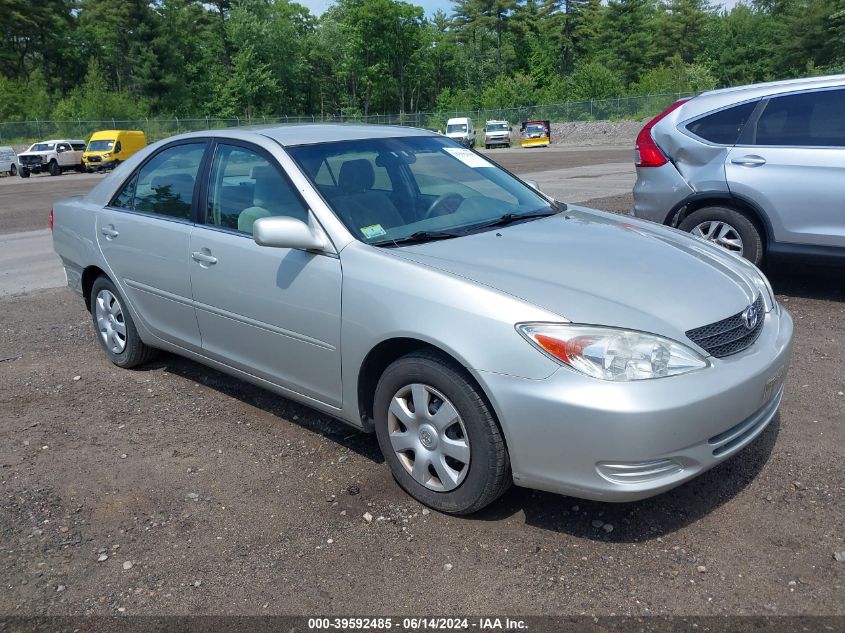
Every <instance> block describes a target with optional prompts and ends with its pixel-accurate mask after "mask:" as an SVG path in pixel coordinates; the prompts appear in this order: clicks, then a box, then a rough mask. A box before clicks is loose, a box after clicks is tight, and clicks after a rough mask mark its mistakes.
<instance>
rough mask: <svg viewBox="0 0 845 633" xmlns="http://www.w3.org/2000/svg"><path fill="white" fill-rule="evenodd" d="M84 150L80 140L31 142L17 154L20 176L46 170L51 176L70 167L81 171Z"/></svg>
mask: <svg viewBox="0 0 845 633" xmlns="http://www.w3.org/2000/svg"><path fill="white" fill-rule="evenodd" d="M84 151H85V141H81V140H69V141H68V140H52V141H41V142H39V143H33V144H32V146H31V147H30V148H29V149H28V150H26V151H25V152H23V153H22V154H18V162H19V163H20V170H19V171H18V173H19V174H20V176H21V178H29V175H30V174H38V173H41V172H44V171H46V172H47V173H49V174H50V175H51V176H58V175H59V174H61V173H62V172H63V171H69V170H71V169H73V170H75V171H82V153H83V152H84Z"/></svg>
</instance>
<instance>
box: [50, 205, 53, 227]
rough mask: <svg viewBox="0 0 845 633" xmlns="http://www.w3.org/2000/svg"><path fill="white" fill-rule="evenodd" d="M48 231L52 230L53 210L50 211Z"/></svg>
mask: <svg viewBox="0 0 845 633" xmlns="http://www.w3.org/2000/svg"><path fill="white" fill-rule="evenodd" d="M50 230H51V231H52V230H53V209H52V208H51V209H50Z"/></svg>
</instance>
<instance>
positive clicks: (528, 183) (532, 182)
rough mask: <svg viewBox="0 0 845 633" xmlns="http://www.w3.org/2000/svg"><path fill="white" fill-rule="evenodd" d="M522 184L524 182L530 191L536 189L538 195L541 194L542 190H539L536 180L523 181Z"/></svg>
mask: <svg viewBox="0 0 845 633" xmlns="http://www.w3.org/2000/svg"><path fill="white" fill-rule="evenodd" d="M523 182H525V184H526V185H528V186H529V187H531V188H532V189H536V190H537V191H539V192H540V193H542V192H543V190H542V189H540V183H538V182H537V181H536V180H525V181H523Z"/></svg>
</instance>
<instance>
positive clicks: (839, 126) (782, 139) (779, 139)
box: [754, 89, 845, 147]
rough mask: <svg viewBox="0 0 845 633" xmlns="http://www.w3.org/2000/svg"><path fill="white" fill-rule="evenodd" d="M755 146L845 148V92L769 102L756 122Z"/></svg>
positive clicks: (812, 93)
mask: <svg viewBox="0 0 845 633" xmlns="http://www.w3.org/2000/svg"><path fill="white" fill-rule="evenodd" d="M754 144H755V145H776V146H786V147H845V90H843V89H839V90H823V91H817V92H806V93H802V94H795V95H786V96H783V97H774V98H772V99H770V100H769V102H768V103H767V104H766V108H765V109H764V110H763V113H762V114H761V115H760V118H759V119H758V120H757V129H756V134H755V139H754Z"/></svg>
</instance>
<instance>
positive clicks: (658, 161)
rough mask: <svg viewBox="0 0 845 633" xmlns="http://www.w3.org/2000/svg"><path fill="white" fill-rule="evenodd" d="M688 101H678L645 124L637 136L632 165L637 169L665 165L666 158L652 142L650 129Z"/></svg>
mask: <svg viewBox="0 0 845 633" xmlns="http://www.w3.org/2000/svg"><path fill="white" fill-rule="evenodd" d="M687 101H689V98H687V99H679V100H678V101H676V102H675V103H673V104H672V105H670V106H669V107H668V108H666V109H665V110H664V111H663V112H661V113H660V114H658V115H657V116H656V117H654V118H653V119H652V120H651V121H649V122H648V123H646V124H645V127H644V128H643V129H642V130H640V133H639V134H638V135H637V144H636V146H635V147H636V157H635V159H634V165H635V166H637V167H660V166H661V165H665V164H666V162H667V161H666V156H664V155H663V152H661V151H660V148H659V147H658V146H657V143H655V142H654V139H653V138H652V136H651V128H653V127H654V126H655V125H657V122H658V121H660V120H661V119H662V118H664V117H665V116H666V115H668V114H669V113H670V112H672V110H675V109H676V108H679V107H681V106H682V105H683V104H685V103H686V102H687Z"/></svg>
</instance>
